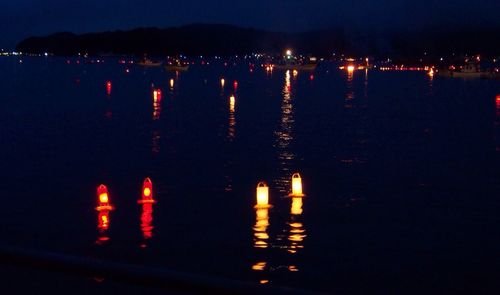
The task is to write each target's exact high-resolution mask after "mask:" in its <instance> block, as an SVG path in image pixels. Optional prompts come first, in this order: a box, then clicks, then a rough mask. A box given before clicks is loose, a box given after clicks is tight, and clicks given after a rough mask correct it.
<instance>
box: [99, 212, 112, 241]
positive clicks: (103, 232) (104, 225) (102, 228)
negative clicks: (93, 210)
mask: <svg viewBox="0 0 500 295" xmlns="http://www.w3.org/2000/svg"><path fill="white" fill-rule="evenodd" d="M109 212H110V210H100V211H99V214H98V215H97V229H98V231H99V235H98V237H97V240H96V242H95V243H96V244H97V245H103V244H104V243H106V242H108V241H109V236H108V234H107V232H108V229H109V223H110V219H109Z"/></svg>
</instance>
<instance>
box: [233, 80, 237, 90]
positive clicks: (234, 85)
mask: <svg viewBox="0 0 500 295" xmlns="http://www.w3.org/2000/svg"><path fill="white" fill-rule="evenodd" d="M233 87H234V90H236V89H237V88H238V81H236V80H234V82H233Z"/></svg>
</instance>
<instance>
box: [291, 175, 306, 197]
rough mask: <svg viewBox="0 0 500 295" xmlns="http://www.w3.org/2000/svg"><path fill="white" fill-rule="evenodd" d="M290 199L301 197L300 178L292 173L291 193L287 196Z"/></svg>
mask: <svg viewBox="0 0 500 295" xmlns="http://www.w3.org/2000/svg"><path fill="white" fill-rule="evenodd" d="M289 196H290V197H303V196H305V195H304V194H303V193H302V178H301V177H300V174H299V173H294V174H293V175H292V193H291V194H289Z"/></svg>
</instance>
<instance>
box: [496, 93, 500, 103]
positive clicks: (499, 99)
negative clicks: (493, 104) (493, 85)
mask: <svg viewBox="0 0 500 295" xmlns="http://www.w3.org/2000/svg"><path fill="white" fill-rule="evenodd" d="M496 100H497V101H498V102H500V94H499V95H497V97H496Z"/></svg>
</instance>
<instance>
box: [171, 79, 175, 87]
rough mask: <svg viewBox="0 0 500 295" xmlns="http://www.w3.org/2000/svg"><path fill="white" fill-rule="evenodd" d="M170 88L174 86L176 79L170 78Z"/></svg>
mask: <svg viewBox="0 0 500 295" xmlns="http://www.w3.org/2000/svg"><path fill="white" fill-rule="evenodd" d="M170 88H174V79H170Z"/></svg>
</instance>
